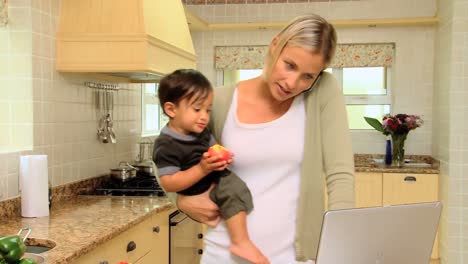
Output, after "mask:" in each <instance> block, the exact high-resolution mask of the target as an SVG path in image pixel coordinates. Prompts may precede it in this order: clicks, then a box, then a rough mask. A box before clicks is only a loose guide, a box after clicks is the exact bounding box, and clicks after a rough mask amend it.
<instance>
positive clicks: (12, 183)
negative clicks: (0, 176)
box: [7, 173, 19, 197]
mask: <svg viewBox="0 0 468 264" xmlns="http://www.w3.org/2000/svg"><path fill="white" fill-rule="evenodd" d="M7 179H8V181H7V186H8V197H15V196H18V195H19V192H18V186H19V185H18V179H19V177H18V173H13V174H8V175H7Z"/></svg>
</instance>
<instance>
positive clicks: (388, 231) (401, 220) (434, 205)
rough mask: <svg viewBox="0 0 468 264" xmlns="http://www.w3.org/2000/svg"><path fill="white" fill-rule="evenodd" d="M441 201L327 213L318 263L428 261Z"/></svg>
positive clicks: (411, 263)
mask: <svg viewBox="0 0 468 264" xmlns="http://www.w3.org/2000/svg"><path fill="white" fill-rule="evenodd" d="M441 211H442V204H441V203H440V202H430V203H416V204H405V205H392V206H383V207H370V208H354V209H344V210H334V211H327V212H326V213H325V214H324V219H323V225H322V232H321V235H320V242H319V248H318V252H317V259H316V264H428V263H429V262H430V258H431V252H432V246H433V244H434V239H435V236H436V233H437V227H438V224H439V218H440V214H441Z"/></svg>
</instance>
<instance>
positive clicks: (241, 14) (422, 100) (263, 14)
mask: <svg viewBox="0 0 468 264" xmlns="http://www.w3.org/2000/svg"><path fill="white" fill-rule="evenodd" d="M187 7H188V8H189V9H190V10H192V11H193V12H194V13H196V14H198V15H199V16H200V17H202V18H203V19H205V20H207V21H209V22H211V23H214V22H216V23H231V22H248V21H252V22H253V21H267V22H277V21H287V20H290V19H292V18H294V17H295V16H297V15H300V14H305V13H310V12H312V13H317V14H320V15H322V16H324V17H325V18H327V19H370V18H404V17H432V16H435V13H436V5H435V1H433V0H395V1H387V0H385V1H384V0H369V1H337V2H312V1H311V2H310V3H291V4H230V5H226V4H216V5H187ZM337 31H338V41H339V43H353V42H355V43H372V42H395V43H396V59H395V67H394V72H395V74H394V76H395V78H394V79H393V80H392V83H393V85H392V89H393V95H392V97H393V112H394V113H399V112H401V113H411V114H419V115H422V117H423V119H424V121H425V124H424V126H422V127H421V128H418V129H417V130H415V131H412V132H411V133H410V134H409V136H408V140H407V143H406V153H407V154H427V155H430V154H431V150H432V140H431V138H432V100H433V98H432V90H433V64H434V62H433V58H434V57H433V54H434V45H433V43H434V28H433V27H427V28H426V27H414V28H354V29H344V28H340V29H338V30H337ZM277 32H278V30H257V31H214V32H192V36H193V41H194V46H195V50H196V53H197V55H198V64H197V68H198V69H199V70H201V71H202V72H203V73H204V74H206V75H207V76H208V78H209V79H210V80H211V81H212V82H213V83H215V84H217V80H216V71H215V69H214V66H213V64H214V47H215V46H221V45H267V44H268V43H269V41H270V40H271V39H272V38H273V37H274V35H275V34H276V33H277ZM352 139H353V151H354V152H355V153H384V148H385V146H384V141H385V139H384V138H383V136H382V135H381V134H380V133H377V132H375V131H356V132H353V133H352Z"/></svg>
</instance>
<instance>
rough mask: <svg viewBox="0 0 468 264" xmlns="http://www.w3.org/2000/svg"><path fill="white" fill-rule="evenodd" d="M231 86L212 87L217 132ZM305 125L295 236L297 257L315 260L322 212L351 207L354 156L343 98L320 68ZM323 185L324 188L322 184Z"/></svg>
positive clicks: (307, 96)
mask: <svg viewBox="0 0 468 264" xmlns="http://www.w3.org/2000/svg"><path fill="white" fill-rule="evenodd" d="M235 87H236V86H229V87H221V88H217V89H215V96H214V102H213V111H212V116H211V126H212V130H213V133H214V135H215V138H216V139H217V140H218V142H220V143H221V144H222V142H221V135H222V132H223V128H224V122H225V121H226V117H227V113H228V111H229V107H230V105H231V102H232V97H233V93H234V89H235ZM304 98H305V109H306V116H307V120H306V128H305V130H306V131H305V135H306V137H305V142H304V144H305V146H304V157H303V162H302V174H301V186H300V193H299V204H298V209H297V223H296V224H297V228H296V235H295V249H296V259H297V260H298V261H305V260H307V259H315V258H316V254H317V249H318V242H319V237H320V229H321V226H322V217H323V213H324V211H325V209H324V204H325V200H324V198H325V194H324V193H325V192H324V190H327V193H328V209H330V210H333V209H342V208H351V207H354V199H355V198H354V158H353V153H352V149H351V140H350V133H349V128H348V121H347V114H346V109H345V103H344V98H343V95H342V92H341V90H340V89H339V88H338V85H337V83H336V81H335V79H334V77H333V76H332V75H331V74H329V73H326V72H324V73H323V75H322V78H321V79H320V81H319V83H317V85H316V86H315V87H314V88H313V90H312V91H309V92H306V93H305V97H304ZM325 186H326V188H324V187H325Z"/></svg>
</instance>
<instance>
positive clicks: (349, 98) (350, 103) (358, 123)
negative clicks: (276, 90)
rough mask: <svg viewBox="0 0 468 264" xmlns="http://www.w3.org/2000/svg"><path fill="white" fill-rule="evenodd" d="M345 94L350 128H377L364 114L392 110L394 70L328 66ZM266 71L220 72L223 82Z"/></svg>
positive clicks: (242, 78) (238, 79)
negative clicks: (391, 77)
mask: <svg viewBox="0 0 468 264" xmlns="http://www.w3.org/2000/svg"><path fill="white" fill-rule="evenodd" d="M325 71H327V72H329V73H331V74H333V75H334V76H335V77H336V78H337V79H338V82H339V83H340V85H341V87H342V89H343V94H344V96H345V102H346V110H347V112H348V122H349V128H350V129H373V128H372V127H370V126H369V125H368V124H367V123H366V121H365V120H364V116H369V117H375V118H377V119H381V118H382V117H383V116H384V115H385V114H388V113H390V108H391V97H390V81H389V80H390V78H389V77H390V73H391V71H390V69H389V68H388V67H352V68H347V67H344V68H328V69H326V70H325ZM261 72H262V70H258V69H257V70H227V69H225V70H224V71H222V72H221V73H222V74H221V75H218V79H219V81H220V83H223V84H224V85H229V84H234V83H236V82H238V81H242V80H245V79H250V78H253V77H256V76H258V75H260V74H261Z"/></svg>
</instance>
